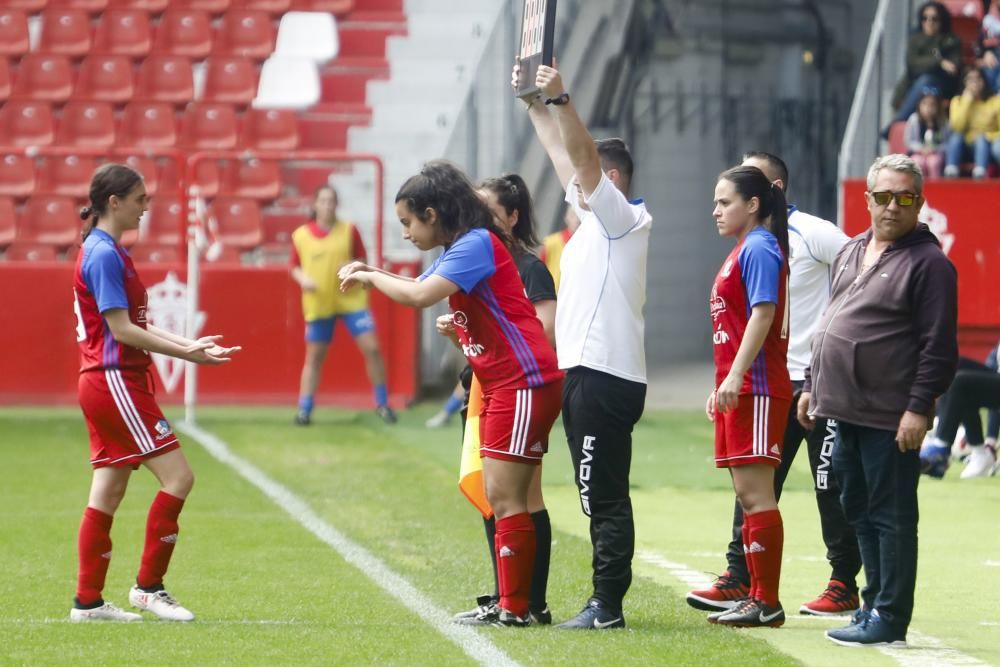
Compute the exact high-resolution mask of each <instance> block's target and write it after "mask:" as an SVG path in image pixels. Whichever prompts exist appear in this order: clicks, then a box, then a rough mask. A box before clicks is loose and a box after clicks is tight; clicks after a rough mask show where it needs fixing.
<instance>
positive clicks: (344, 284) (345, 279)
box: [340, 267, 375, 292]
mask: <svg viewBox="0 0 1000 667" xmlns="http://www.w3.org/2000/svg"><path fill="white" fill-rule="evenodd" d="M345 268H346V267H345ZM343 270H344V269H341V271H343ZM374 275H375V272H374V271H365V270H356V271H352V272H351V273H349V274H347V275H341V276H340V291H341V292H346V291H347V290H349V289H351V288H352V287H354V286H355V285H361V286H362V287H370V286H371V284H372V277H373V276H374Z"/></svg>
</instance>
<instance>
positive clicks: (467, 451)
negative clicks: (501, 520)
mask: <svg viewBox="0 0 1000 667" xmlns="http://www.w3.org/2000/svg"><path fill="white" fill-rule="evenodd" d="M482 411H483V388H482V386H480V384H479V379H478V378H477V377H476V376H475V375H473V376H472V386H471V387H470V388H469V412H468V416H467V417H466V419H465V435H464V436H463V437H462V461H461V465H460V468H459V473H458V488H459V490H460V491H461V492H462V493H463V494H465V497H466V498H468V499H469V502H470V503H472V504H473V505H475V506H476V509H477V510H479V511H480V512H481V513H482V515H483V516H484V517H486V518H487V519H489V518H490V517H491V516H493V508H492V507H490V503H489V501H487V500H486V489H485V487H484V486H483V460H482V459H481V458H479V418H480V415H481V414H482Z"/></svg>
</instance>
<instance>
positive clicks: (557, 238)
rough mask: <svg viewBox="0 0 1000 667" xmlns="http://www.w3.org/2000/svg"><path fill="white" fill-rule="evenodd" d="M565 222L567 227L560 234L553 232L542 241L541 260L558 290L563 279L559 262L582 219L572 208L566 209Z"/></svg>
mask: <svg viewBox="0 0 1000 667" xmlns="http://www.w3.org/2000/svg"><path fill="white" fill-rule="evenodd" d="M563 222H564V223H565V224H566V226H565V227H563V228H562V229H560V230H559V231H558V232H552V233H551V234H549V235H548V236H546V237H545V238H544V239H542V251H541V252H540V253H539V256H540V258H541V260H542V261H543V262H545V268H547V269H548V270H549V273H551V274H552V280H554V281H555V283H556V289H559V278H560V277H562V274H561V272H560V271H559V261H560V260H561V259H562V252H563V248H565V247H566V244H567V243H569V239H570V237H571V236H573V232H575V231H576V228H577V227H579V226H580V218H578V217H576V213H575V212H574V211H573V207H572V206H567V207H566V212H565V213H564V214H563Z"/></svg>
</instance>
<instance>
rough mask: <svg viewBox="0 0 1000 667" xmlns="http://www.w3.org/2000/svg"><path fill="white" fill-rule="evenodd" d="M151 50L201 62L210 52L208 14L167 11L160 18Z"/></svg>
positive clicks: (210, 41) (210, 35)
mask: <svg viewBox="0 0 1000 667" xmlns="http://www.w3.org/2000/svg"><path fill="white" fill-rule="evenodd" d="M153 50H154V52H156V53H169V54H171V55H175V56H187V57H188V58H193V59H195V60H201V59H202V58H204V57H205V56H207V55H208V54H209V52H210V51H211V50H212V27H211V24H210V23H209V20H208V14H207V13H206V12H200V11H197V10H192V9H176V8H172V9H169V10H167V12H166V13H164V14H163V16H162V17H160V26H159V28H157V30H156V41H155V42H154V43H153Z"/></svg>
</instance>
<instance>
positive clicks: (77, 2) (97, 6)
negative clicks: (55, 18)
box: [49, 0, 108, 14]
mask: <svg viewBox="0 0 1000 667" xmlns="http://www.w3.org/2000/svg"><path fill="white" fill-rule="evenodd" d="M49 8H50V9H53V8H58V9H78V10H80V11H83V12H87V13H89V14H100V13H101V12H103V11H104V10H105V9H107V8H108V0H49Z"/></svg>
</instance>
